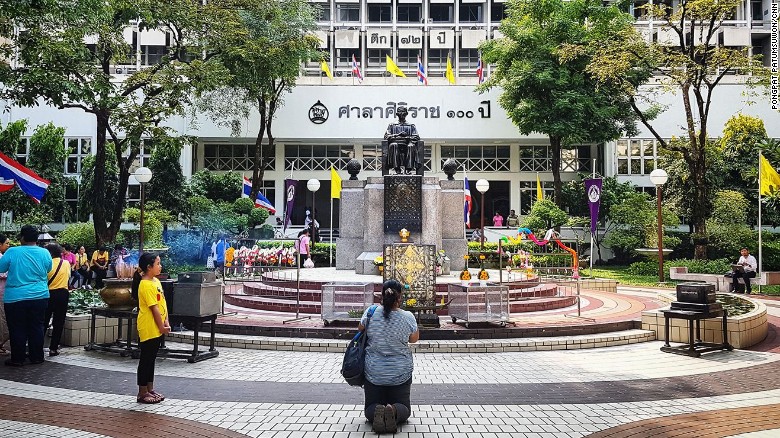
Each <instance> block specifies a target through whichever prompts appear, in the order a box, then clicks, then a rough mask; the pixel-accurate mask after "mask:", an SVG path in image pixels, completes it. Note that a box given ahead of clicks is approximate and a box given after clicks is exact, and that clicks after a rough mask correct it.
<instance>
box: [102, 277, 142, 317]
mask: <svg viewBox="0 0 780 438" xmlns="http://www.w3.org/2000/svg"><path fill="white" fill-rule="evenodd" d="M103 284H105V287H104V288H103V289H101V290H100V298H102V299H103V301H104V302H105V303H106V304H107V305H108V308H109V309H114V310H132V309H134V308H135V307H137V306H138V300H137V299H134V298H133V296H132V294H131V287H132V285H133V279H132V278H107V279H105V280H103Z"/></svg>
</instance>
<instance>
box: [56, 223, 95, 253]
mask: <svg viewBox="0 0 780 438" xmlns="http://www.w3.org/2000/svg"><path fill="white" fill-rule="evenodd" d="M57 241H58V242H59V243H60V244H64V243H69V244H71V245H73V246H74V247H75V248H78V247H79V246H83V247H84V248H87V249H93V248H95V225H94V224H92V223H91V222H77V223H75V224H68V225H66V226H65V229H64V230H62V231H60V233H59V234H58V235H57Z"/></svg>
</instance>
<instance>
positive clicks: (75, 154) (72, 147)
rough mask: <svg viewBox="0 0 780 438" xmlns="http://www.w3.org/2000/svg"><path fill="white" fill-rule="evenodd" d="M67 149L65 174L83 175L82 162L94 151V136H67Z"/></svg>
mask: <svg viewBox="0 0 780 438" xmlns="http://www.w3.org/2000/svg"><path fill="white" fill-rule="evenodd" d="M65 149H66V150H67V152H68V158H66V159H65V174H66V175H81V163H82V161H83V160H84V158H86V157H87V156H89V155H90V154H91V153H92V138H90V137H82V138H73V137H66V138H65ZM74 211H75V210H74Z"/></svg>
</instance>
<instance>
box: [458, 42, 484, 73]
mask: <svg viewBox="0 0 780 438" xmlns="http://www.w3.org/2000/svg"><path fill="white" fill-rule="evenodd" d="M478 62H479V50H477V49H460V50H459V56H458V69H459V70H460V75H461V76H476V75H477V63H478Z"/></svg>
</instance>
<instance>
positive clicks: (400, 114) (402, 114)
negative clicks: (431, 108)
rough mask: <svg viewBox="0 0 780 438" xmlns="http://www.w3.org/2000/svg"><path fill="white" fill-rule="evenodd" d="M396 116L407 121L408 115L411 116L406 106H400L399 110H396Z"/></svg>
mask: <svg viewBox="0 0 780 438" xmlns="http://www.w3.org/2000/svg"><path fill="white" fill-rule="evenodd" d="M395 114H396V115H397V116H398V118H399V119H405V118H406V116H407V114H409V110H407V109H406V107H405V106H399V107H398V109H397V110H395Z"/></svg>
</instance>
